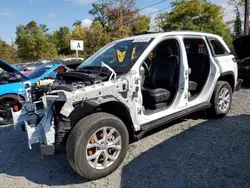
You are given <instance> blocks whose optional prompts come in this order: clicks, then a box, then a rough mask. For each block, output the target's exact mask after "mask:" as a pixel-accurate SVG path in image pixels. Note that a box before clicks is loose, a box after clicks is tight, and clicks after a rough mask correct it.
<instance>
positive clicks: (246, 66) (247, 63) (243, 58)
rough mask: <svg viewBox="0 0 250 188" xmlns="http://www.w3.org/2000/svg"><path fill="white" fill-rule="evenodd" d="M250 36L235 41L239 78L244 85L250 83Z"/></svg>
mask: <svg viewBox="0 0 250 188" xmlns="http://www.w3.org/2000/svg"><path fill="white" fill-rule="evenodd" d="M249 44H250V35H247V36H241V37H238V38H237V39H235V40H234V41H233V46H234V50H235V52H236V54H237V62H238V67H239V69H238V72H239V78H241V79H243V82H244V84H249V83H250V45H249Z"/></svg>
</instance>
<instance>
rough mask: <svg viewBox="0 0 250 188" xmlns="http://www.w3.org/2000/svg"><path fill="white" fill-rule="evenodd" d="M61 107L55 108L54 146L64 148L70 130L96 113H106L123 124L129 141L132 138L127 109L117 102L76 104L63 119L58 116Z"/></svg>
mask: <svg viewBox="0 0 250 188" xmlns="http://www.w3.org/2000/svg"><path fill="white" fill-rule="evenodd" d="M62 106H63V104H61V105H58V107H57V105H56V106H55V110H56V114H57V117H56V121H57V126H56V134H57V136H56V144H57V145H61V146H64V145H65V144H66V140H67V137H68V134H69V132H70V131H71V130H72V128H73V127H74V126H75V125H76V124H77V123H78V122H79V121H80V120H81V119H82V118H84V117H86V116H88V115H90V114H93V113H96V112H106V113H109V114H112V115H114V116H116V117H118V118H119V119H121V121H122V122H123V123H124V124H125V126H126V127H127V129H128V132H129V137H130V138H131V139H133V138H134V128H133V122H132V118H131V116H130V113H129V109H128V108H127V107H126V106H125V105H124V104H123V103H121V102H119V101H109V102H105V103H101V104H98V103H96V102H94V101H85V102H82V103H79V104H77V105H76V106H75V107H74V110H73V111H72V112H71V114H70V116H69V117H65V116H63V115H62V114H60V109H61V107H62Z"/></svg>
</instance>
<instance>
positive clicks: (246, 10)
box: [244, 0, 249, 35]
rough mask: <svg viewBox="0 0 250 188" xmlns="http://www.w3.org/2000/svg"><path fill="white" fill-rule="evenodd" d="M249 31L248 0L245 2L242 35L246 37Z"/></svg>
mask: <svg viewBox="0 0 250 188" xmlns="http://www.w3.org/2000/svg"><path fill="white" fill-rule="evenodd" d="M248 30H249V0H245V19H244V35H248Z"/></svg>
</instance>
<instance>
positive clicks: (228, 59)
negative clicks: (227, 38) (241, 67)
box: [207, 37, 238, 83]
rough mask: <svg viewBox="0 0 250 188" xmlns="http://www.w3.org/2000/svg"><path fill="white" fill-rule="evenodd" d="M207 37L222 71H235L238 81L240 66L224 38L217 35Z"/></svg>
mask: <svg viewBox="0 0 250 188" xmlns="http://www.w3.org/2000/svg"><path fill="white" fill-rule="evenodd" d="M207 39H208V43H209V46H210V48H211V51H212V56H213V58H214V59H215V61H216V62H217V65H218V66H219V68H220V71H221V72H220V73H227V72H228V73H229V72H233V73H234V77H235V83H236V81H237V77H238V66H237V63H236V59H235V57H234V55H233V54H232V53H231V51H230V50H229V48H228V47H227V45H226V43H225V42H224V41H223V40H222V39H220V38H215V37H208V38H207Z"/></svg>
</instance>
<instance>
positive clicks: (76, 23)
mask: <svg viewBox="0 0 250 188" xmlns="http://www.w3.org/2000/svg"><path fill="white" fill-rule="evenodd" d="M81 24H82V21H80V20H76V21H75V22H74V23H73V25H72V26H81Z"/></svg>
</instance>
